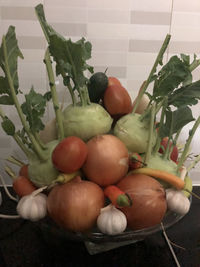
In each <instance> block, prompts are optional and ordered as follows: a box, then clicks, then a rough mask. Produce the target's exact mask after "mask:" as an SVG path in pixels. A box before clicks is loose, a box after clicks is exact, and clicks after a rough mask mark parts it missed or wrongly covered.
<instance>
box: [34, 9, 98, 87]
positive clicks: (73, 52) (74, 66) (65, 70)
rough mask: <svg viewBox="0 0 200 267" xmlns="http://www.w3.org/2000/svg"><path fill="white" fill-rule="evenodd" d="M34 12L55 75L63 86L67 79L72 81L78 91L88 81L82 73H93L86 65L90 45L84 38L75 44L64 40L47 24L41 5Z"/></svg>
mask: <svg viewBox="0 0 200 267" xmlns="http://www.w3.org/2000/svg"><path fill="white" fill-rule="evenodd" d="M35 11H36V14H37V16H38V19H39V21H40V24H41V27H42V30H43V31H44V34H45V36H46V39H47V42H48V44H49V51H50V54H51V56H52V57H53V59H54V61H55V62H56V74H57V75H62V77H63V80H64V84H66V81H67V79H68V80H69V79H72V81H73V83H74V85H75V89H77V90H79V87H83V86H84V85H85V84H86V82H87V80H88V79H87V78H86V77H85V75H84V71H85V70H89V71H90V72H93V68H92V67H91V66H90V65H88V64H87V63H86V60H88V59H90V58H91V50H92V45H91V43H90V42H87V41H85V39H84V38H82V39H80V40H79V41H77V42H72V41H71V39H65V38H64V37H63V36H62V35H60V34H59V33H57V32H56V31H55V30H54V29H53V28H52V27H51V26H50V25H49V24H48V23H47V21H46V18H45V14H44V9H43V6H42V5H41V4H39V5H38V6H36V8H35ZM58 48H59V49H58Z"/></svg>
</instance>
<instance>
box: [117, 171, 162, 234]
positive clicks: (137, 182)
mask: <svg viewBox="0 0 200 267" xmlns="http://www.w3.org/2000/svg"><path fill="white" fill-rule="evenodd" d="M117 186H118V187H119V188H120V189H121V190H122V191H124V192H125V193H127V194H128V195H129V196H130V197H131V199H132V206H130V207H124V208H122V209H121V210H122V211H123V212H124V214H125V215H126V217H127V222H128V226H129V228H131V229H133V230H139V229H143V228H148V227H151V226H155V225H157V224H159V223H160V222H161V221H162V219H163V217H164V215H165V213H166V210H167V203H166V196H165V190H164V188H163V187H162V185H161V184H160V183H159V182H158V181H157V180H155V179H154V178H152V177H150V176H147V175H143V174H132V175H128V176H126V177H125V178H123V179H122V180H121V181H120V182H119V183H118V184H117Z"/></svg>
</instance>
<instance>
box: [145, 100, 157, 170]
mask: <svg viewBox="0 0 200 267" xmlns="http://www.w3.org/2000/svg"><path fill="white" fill-rule="evenodd" d="M154 122H155V104H153V105H152V108H151V118H150V125H149V140H148V146H147V151H146V154H145V158H144V164H146V165H148V163H149V159H150V157H151V153H152V137H153V131H154Z"/></svg>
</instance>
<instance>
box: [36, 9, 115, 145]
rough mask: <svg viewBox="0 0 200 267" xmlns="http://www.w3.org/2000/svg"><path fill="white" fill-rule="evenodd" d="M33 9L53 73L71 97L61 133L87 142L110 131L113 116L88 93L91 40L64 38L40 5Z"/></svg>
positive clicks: (91, 70)
mask: <svg viewBox="0 0 200 267" xmlns="http://www.w3.org/2000/svg"><path fill="white" fill-rule="evenodd" d="M35 10H36V14H37V16H38V19H39V21H40V24H41V27H42V30H43V32H44V34H45V37H46V39H47V42H48V46H49V47H48V49H49V52H50V55H51V56H52V58H53V60H54V62H55V63H56V75H61V76H62V78H63V83H64V85H65V86H66V87H67V88H68V90H69V92H70V95H71V99H72V105H70V106H69V107H66V109H64V111H63V126H64V135H65V136H66V137H67V136H69V135H74V136H77V137H80V138H82V139H83V140H84V141H87V140H89V139H90V138H91V137H93V136H95V135H97V134H104V133H107V132H109V130H110V129H111V125H112V118H111V117H110V115H109V114H108V113H107V111H105V110H104V108H103V107H102V106H100V105H99V104H92V103H91V102H90V99H89V95H88V89H87V83H88V79H87V78H86V76H85V72H87V71H89V72H93V68H92V67H91V66H89V65H88V64H87V63H86V61H87V60H88V59H90V57H91V44H90V42H86V41H85V39H84V38H82V39H81V40H79V41H77V42H72V40H71V39H66V38H64V37H63V36H61V35H60V34H58V33H57V32H56V31H55V30H54V29H53V28H52V27H51V26H50V25H49V24H48V23H47V21H46V18H45V14H44V10H43V6H42V5H41V4H39V5H38V6H36V8H35ZM77 95H78V96H77ZM77 97H78V99H77Z"/></svg>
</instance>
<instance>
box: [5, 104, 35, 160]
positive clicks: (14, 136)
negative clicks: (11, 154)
mask: <svg viewBox="0 0 200 267" xmlns="http://www.w3.org/2000/svg"><path fill="white" fill-rule="evenodd" d="M0 117H1V118H2V120H4V119H5V118H6V116H5V114H4V112H3V110H2V108H1V107H0ZM11 136H12V137H13V139H14V140H15V141H16V143H17V144H18V146H19V147H20V148H21V149H22V151H23V152H24V154H25V155H26V156H27V157H28V156H29V155H30V154H31V152H30V151H29V150H28V148H27V147H26V146H25V145H24V143H23V142H22V141H21V139H20V138H19V136H18V134H17V133H14V135H11Z"/></svg>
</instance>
